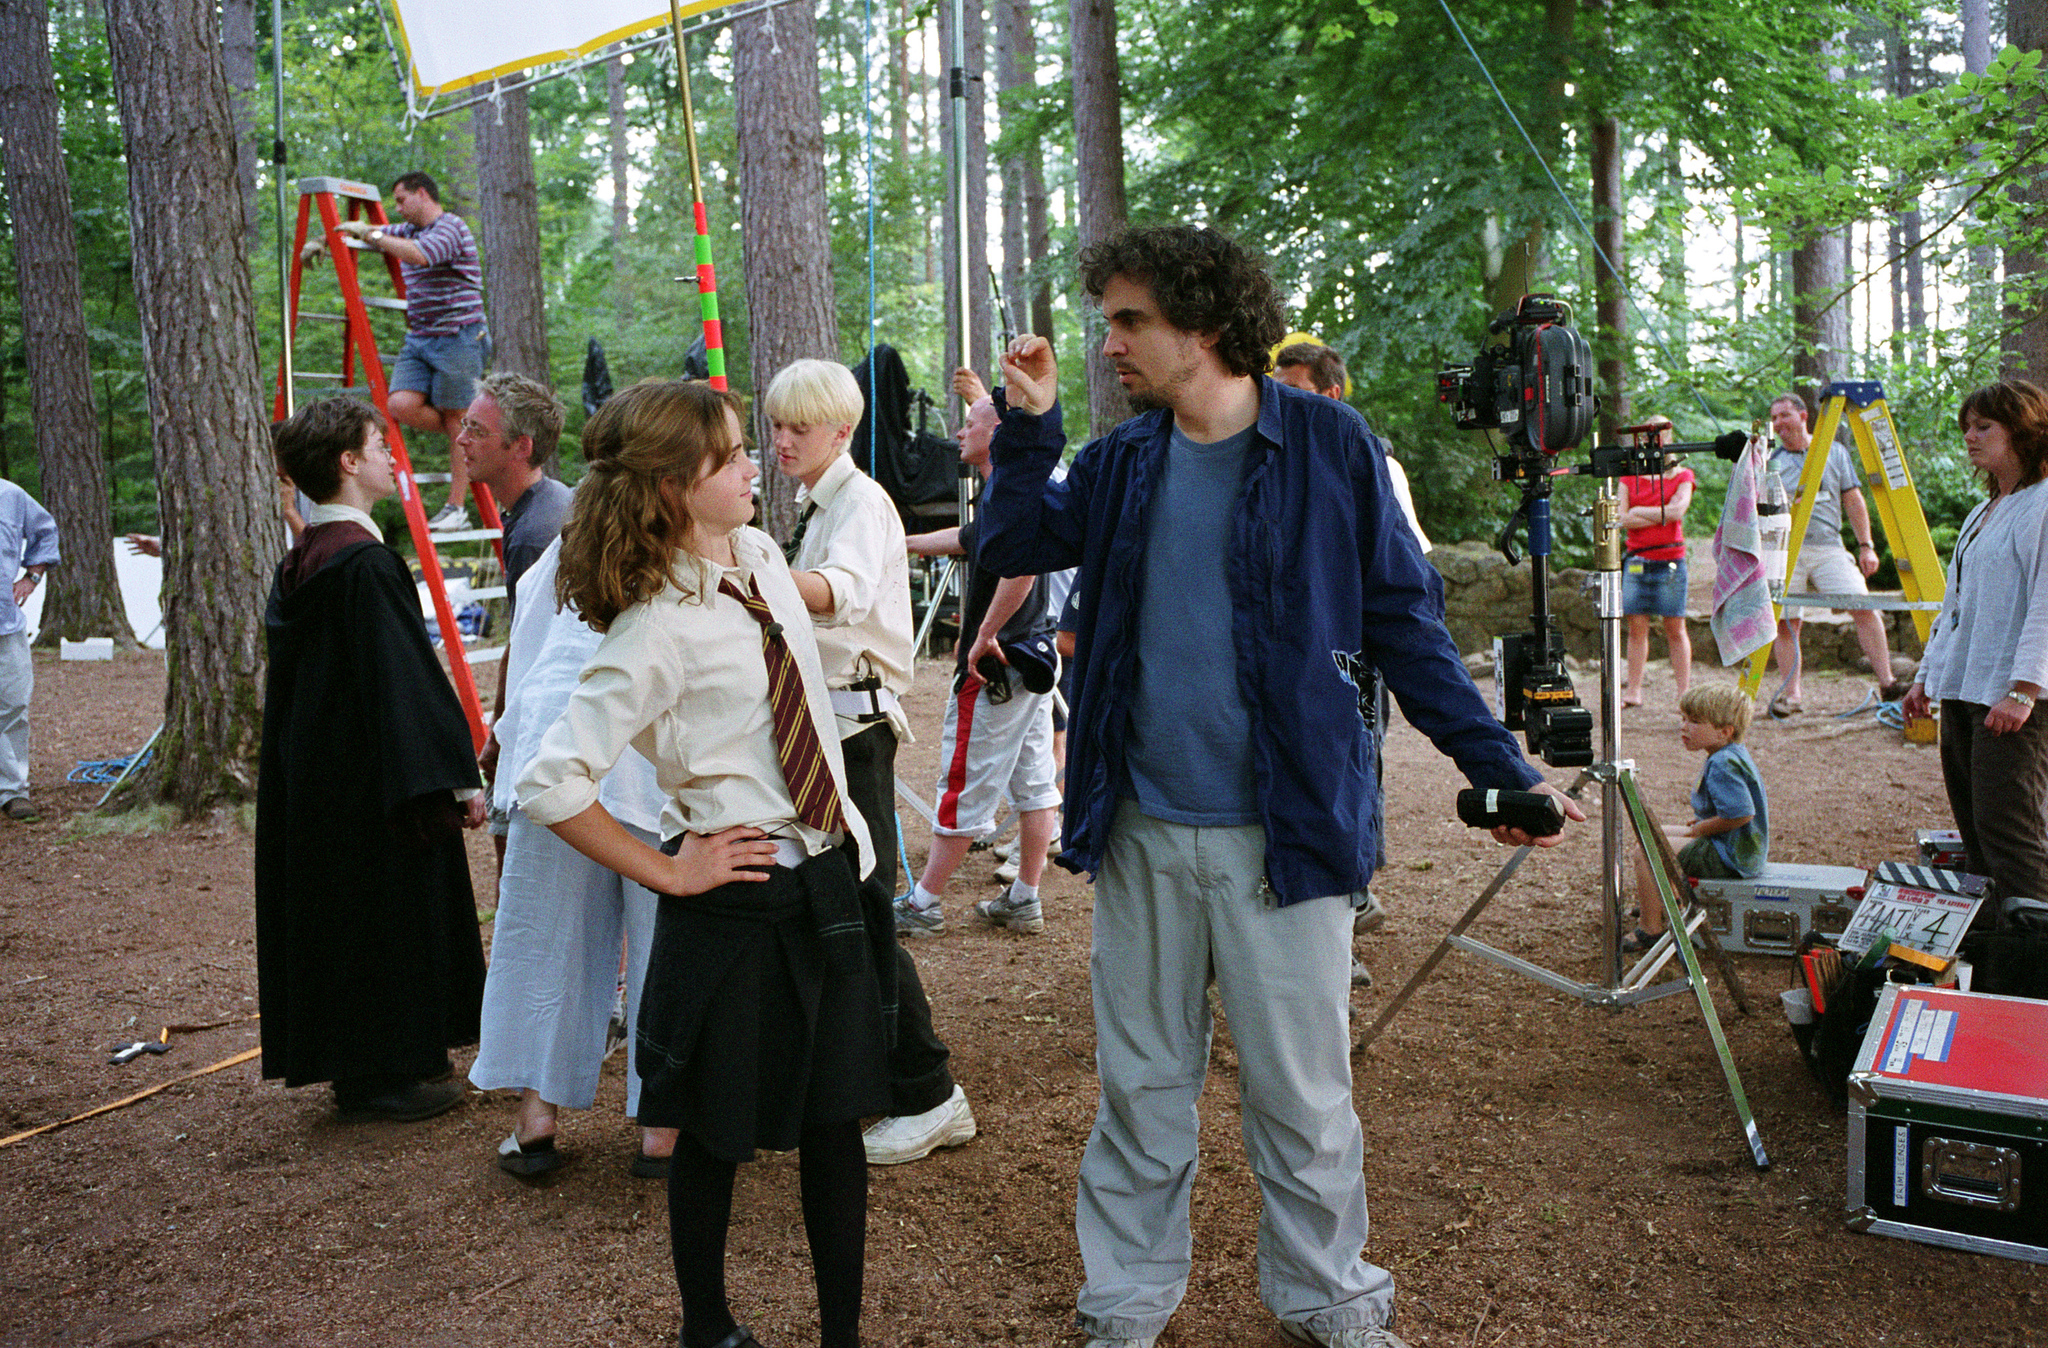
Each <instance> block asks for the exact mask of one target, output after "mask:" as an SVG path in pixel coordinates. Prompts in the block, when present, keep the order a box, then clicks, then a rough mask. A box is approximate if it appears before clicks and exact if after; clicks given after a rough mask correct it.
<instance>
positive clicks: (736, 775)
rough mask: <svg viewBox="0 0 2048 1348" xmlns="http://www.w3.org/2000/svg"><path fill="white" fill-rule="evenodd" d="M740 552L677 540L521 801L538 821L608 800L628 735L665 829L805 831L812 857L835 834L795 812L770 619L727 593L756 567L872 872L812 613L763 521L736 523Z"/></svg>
mask: <svg viewBox="0 0 2048 1348" xmlns="http://www.w3.org/2000/svg"><path fill="white" fill-rule="evenodd" d="M733 552H734V554H735V556H736V559H737V562H738V564H737V565H736V566H733V567H731V568H724V567H719V566H716V565H713V564H712V563H710V562H706V561H704V560H703V559H702V558H699V557H697V556H696V555H695V554H693V553H688V552H682V551H678V552H677V553H676V557H675V565H674V567H673V569H672V570H671V572H670V578H669V584H668V585H667V587H665V588H664V589H663V590H662V591H661V593H659V594H657V595H655V596H654V597H653V598H651V599H648V600H646V601H644V602H642V603H639V604H635V605H634V606H633V607H631V608H629V609H627V610H626V611H625V612H624V613H621V614H620V615H619V616H618V618H617V619H616V620H614V621H613V623H612V625H611V630H610V631H609V632H607V633H606V634H605V638H604V642H603V644H601V645H600V646H599V647H598V648H597V653H596V654H595V655H593V656H591V657H590V662H589V663H588V664H587V665H585V666H584V667H583V675H582V681H581V682H580V683H579V684H578V685H577V688H576V691H575V693H574V694H573V695H571V697H570V699H569V705H568V707H567V708H566V709H565V710H564V711H563V712H562V715H561V717H560V718H559V719H558V720H556V722H555V723H554V725H553V726H552V727H550V728H549V730H548V732H547V734H546V735H545V736H543V737H542V739H541V745H540V751H539V753H538V754H536V755H535V757H534V760H533V763H532V764H531V765H530V766H529V767H528V768H527V770H526V773H525V775H524V776H522V777H521V778H520V780H519V788H518V789H519V805H520V808H521V809H523V810H525V811H526V814H527V817H528V818H530V819H532V820H533V821H535V822H536V823H539V824H544V825H545V824H559V823H561V822H563V821H564V820H567V819H571V818H574V817H575V816H576V815H578V814H581V813H582V812H583V811H584V810H586V809H588V808H589V807H590V806H591V805H592V804H593V803H595V802H596V800H597V788H598V782H599V781H601V780H602V779H603V777H604V775H605V773H606V772H608V771H609V770H610V769H611V766H612V764H614V763H616V762H617V761H618V760H619V757H620V756H621V755H622V754H624V753H625V751H626V749H627V748H628V747H631V748H633V749H637V750H638V751H639V752H640V754H641V756H642V757H644V758H646V759H647V761H648V762H650V763H652V764H654V770H655V776H656V779H657V780H658V781H659V783H660V785H661V790H662V793H663V795H664V796H666V797H667V801H666V803H665V804H664V805H663V807H662V811H661V835H662V836H663V837H664V838H672V837H674V836H676V835H677V834H679V833H686V832H687V833H700V834H702V833H717V832H720V831H721V830H724V829H728V828H732V827H734V826H735V825H739V824H752V825H754V826H755V827H757V828H760V829H762V830H764V831H766V832H767V833H770V834H772V835H774V836H776V837H779V838H785V839H790V840H794V841H795V842H797V843H798V845H799V846H801V848H802V849H803V851H804V852H805V853H806V854H808V855H811V856H816V855H817V854H818V853H820V852H823V851H825V850H826V849H827V848H829V847H832V846H835V845H837V844H838V843H839V841H840V835H838V834H824V833H820V832H818V831H817V830H816V829H813V828H811V827H809V826H808V825H806V824H804V823H802V822H801V821H799V820H798V819H797V818H796V806H795V804H794V803H793V802H792V801H791V800H790V797H789V788H788V787H787V786H786V785H785V784H784V782H783V778H782V763H781V760H780V759H778V758H777V757H776V753H775V730H774V720H773V716H772V714H771V712H770V710H769V706H768V666H767V662H766V660H765V658H764V656H763V653H762V648H761V647H762V628H761V625H760V624H759V623H758V622H756V621H755V620H754V619H753V618H752V617H751V616H750V615H749V614H748V613H747V611H746V609H745V608H743V607H741V605H740V603H739V602H738V601H737V600H735V599H733V598H732V597H731V596H730V595H724V594H720V593H719V592H718V582H719V580H720V579H721V578H723V577H727V576H729V577H731V578H732V580H733V583H734V584H735V585H737V586H738V587H739V588H740V589H741V590H745V589H746V588H747V581H748V578H749V577H751V578H752V579H753V580H754V581H755V582H756V583H757V584H758V585H759V586H760V589H761V597H762V598H763V599H765V600H766V601H767V602H768V609H769V611H770V612H771V613H772V614H774V616H775V620H776V621H777V622H779V623H780V624H782V628H783V633H784V635H785V636H786V637H787V639H788V641H789V649H790V651H791V652H792V653H793V654H794V655H795V656H796V661H797V668H798V670H799V671H800V672H801V673H802V675H803V680H804V694H805V698H806V700H807V701H808V703H809V705H810V713H811V723H812V725H813V726H815V727H816V728H817V731H818V739H819V740H820V742H821V743H822V744H823V746H824V750H825V760H826V763H827V764H828V765H829V766H830V768H831V769H832V780H833V782H834V783H835V784H836V785H837V786H838V788H839V799H840V804H841V806H842V808H843V810H844V812H845V815H846V818H847V821H848V824H849V825H850V827H851V828H852V829H853V831H854V837H855V838H856V839H857V840H858V842H859V844H860V852H861V871H862V873H863V874H865V873H866V872H867V871H868V870H869V869H871V868H872V867H873V865H874V850H873V848H872V847H871V846H870V845H869V841H868V834H867V828H866V826H865V824H863V823H862V821H861V817H860V811H859V810H857V809H855V808H854V806H853V802H852V800H851V799H850V798H849V797H848V796H847V794H846V765H845V761H844V759H843V758H842V757H841V756H840V752H839V731H838V729H837V727H836V726H835V725H834V723H833V717H832V705H831V702H830V700H829V699H828V698H827V697H826V694H825V672H824V669H823V667H822V666H821V665H820V664H819V661H818V647H817V642H816V641H815V639H814V638H813V637H812V634H811V618H810V615H809V614H808V613H807V612H806V611H805V610H804V604H803V599H802V597H801V596H800V595H798V593H797V589H796V582H794V581H793V580H791V579H790V575H789V567H788V565H787V564H786V563H785V562H784V561H783V560H782V551H781V549H779V548H778V547H776V546H775V542H774V540H772V539H770V538H769V537H768V535H766V534H764V533H762V532H761V531H760V530H758V529H753V528H743V529H740V530H738V531H737V532H735V533H734V535H733Z"/></svg>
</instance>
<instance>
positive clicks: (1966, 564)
mask: <svg viewBox="0 0 2048 1348" xmlns="http://www.w3.org/2000/svg"><path fill="white" fill-rule="evenodd" d="M1956 423H1957V425H1958V426H1960V427H1961V428H1962V432H1963V447H1964V449H1965V451H1966V452H1967V453H1968V454H1969V457H1970V466H1971V467H1973V468H1975V469H1976V470H1977V473H1978V475H1979V476H1980V477H1982V478H1983V481H1984V487H1985V491H1986V496H1987V499H1986V500H1985V501H1984V503H1983V504H1982V505H1980V506H1978V507H1977V508H1976V509H1975V510H1973V511H1971V512H1970V514H1969V517H1968V518H1967V519H1965V520H1964V521H1963V528H1962V533H1961V534H1960V535H1959V536H1958V537H1957V539H1956V548H1955V555H1954V558H1953V559H1952V560H1951V562H1950V563H1949V578H1948V593H1947V595H1946V596H1945V597H1944V598H1943V599H1942V603H1941V616H1940V617H1939V618H1937V619H1936V620H1935V624H1934V633H1933V635H1932V636H1930V637H1929V638H1928V641H1927V654H1926V656H1925V658H1923V659H1922V660H1921V662H1920V672H1919V674H1918V676H1917V677H1916V678H1915V680H1914V683H1913V687H1912V689H1911V691H1909V692H1908V693H1907V694H1906V700H1905V712H1906V714H1907V715H1908V716H1925V715H1928V714H1929V712H1930V710H1931V708H1932V706H1933V705H1934V704H1936V703H1939V704H1940V707H1941V774H1942V780H1943V782H1944V783H1945V785H1946V786H1947V788H1948V800H1949V808H1950V810H1951V811H1952V812H1953V813H1954V814H1955V820H1956V827H1957V828H1958V829H1960V830H1961V831H1962V835H1963V850H1964V852H1965V853H1966V854H1967V855H1968V858H1969V867H1970V870H1971V871H1973V872H1975V873H1976V874H1979V875H1986V876H1989V877H1990V878H1991V881H1992V892H1993V894H1994V895H1995V896H1996V897H1997V899H1998V901H1999V903H2000V905H2001V909H2002V911H2003V912H2004V913H2007V914H2010V913H2011V912H2012V911H2013V909H2014V902H2013V901H2014V900H2015V899H2022V898H2031V899H2048V716H2039V715H2036V714H2035V712H2034V699H2035V698H2037V697H2039V696H2040V695H2041V693H2042V690H2043V689H2044V688H2048V486H2044V485H2043V479H2044V478H2048V393H2043V392H2042V391H2041V390H2040V389H2039V388H2037V387H2036V386H2034V385H2033V384H2031V383H2028V382H2027V381H2026V380H2024V379H2013V380H2007V381H2005V382H2003V383H1998V384H1992V385H1989V386H1987V387H1985V388H1980V389H1978V390H1977V391H1976V392H1974V393H1972V394H1970V395H1969V396H1968V397H1967V398H1965V399H1963V406H1962V410H1961V411H1960V412H1959V413H1957V415H1956Z"/></svg>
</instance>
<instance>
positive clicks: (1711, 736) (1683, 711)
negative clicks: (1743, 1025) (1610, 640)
mask: <svg viewBox="0 0 2048 1348" xmlns="http://www.w3.org/2000/svg"><path fill="white" fill-rule="evenodd" d="M1751 708H1752V704H1751V703H1750V700H1749V698H1748V697H1747V696H1746V695H1745V694H1744V693H1743V692H1742V690H1741V689H1739V688H1736V687H1734V686H1732V685H1730V684H1702V685H1698V686H1696V687H1693V688H1688V689H1687V690H1686V692H1685V696H1684V697H1681V698H1680V699H1679V700H1678V712H1679V715H1680V716H1681V717H1683V718H1684V719H1683V721H1682V723H1681V724H1680V727H1679V731H1678V739H1679V743H1681V744H1683V745H1684V746H1685V747H1686V748H1688V749H1692V750H1695V751H1698V752H1701V753H1704V754H1706V756H1707V762H1706V766H1705V767H1704V768H1703V769H1702V770H1701V772H1700V781H1699V785H1698V786H1695V787H1694V788H1693V791H1692V813H1693V819H1692V822H1691V823H1689V824H1687V825H1685V826H1684V827H1682V828H1680V827H1677V826H1675V825H1671V824H1667V825H1665V826H1664V832H1665V834H1666V835H1667V836H1668V837H1669V838H1670V839H1671V841H1672V844H1673V845H1674V846H1676V847H1677V848H1678V867H1679V869H1680V870H1681V871H1683V872H1684V873H1685V874H1687V875H1691V876H1698V877H1700V878H1701V879H1707V880H1737V879H1742V880H1748V879H1754V878H1756V877H1757V876H1759V875H1761V874H1763V869H1764V860H1765V858H1766V857H1767V856H1768V855H1769V853H1770V846H1771V822H1770V809H1769V805H1768V803H1767V801H1766V800H1765V797H1764V781H1763V777H1762V776H1761V775H1760V774H1759V773H1758V772H1757V770H1756V760H1755V759H1753V758H1751V757H1750V756H1749V750H1748V749H1746V748H1744V747H1743V744H1742V737H1743V735H1744V734H1746V733H1747V732H1748V730H1749V718H1750V712H1751ZM1636 903H1637V906H1638V907H1639V908H1640V910H1641V913H1642V916H1641V918H1640V919H1639V921H1640V923H1641V925H1639V926H1638V927H1637V928H1636V929H1635V930H1634V931H1633V932H1630V933H1629V934H1628V935H1627V936H1625V937H1623V938H1622V942H1621V948H1622V951H1623V953H1624V954H1631V955H1632V954H1635V953H1637V952H1639V951H1642V950H1646V949H1648V948H1649V947H1650V945H1651V944H1652V943H1653V942H1655V941H1656V939H1657V938H1658V937H1659V936H1661V935H1663V933H1664V904H1663V901H1662V900H1661V899H1659V898H1658V897H1657V887H1656V881H1655V880H1654V879H1653V877H1652V876H1651V874H1650V864H1649V862H1648V860H1647V859H1645V858H1644V857H1643V856H1642V854H1641V853H1638V854H1637V855H1636Z"/></svg>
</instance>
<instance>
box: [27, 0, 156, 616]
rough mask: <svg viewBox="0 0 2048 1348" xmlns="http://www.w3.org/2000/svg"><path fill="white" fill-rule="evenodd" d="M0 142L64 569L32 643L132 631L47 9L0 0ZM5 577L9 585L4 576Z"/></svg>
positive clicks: (33, 394) (42, 3)
mask: <svg viewBox="0 0 2048 1348" xmlns="http://www.w3.org/2000/svg"><path fill="white" fill-rule="evenodd" d="M0 142H4V148H5V161H4V162H5V168H6V174H7V198H8V207H9V211H10V213H11V216H12V220H13V242H14V279H15V285H16V288H17V293H18V294H19V296H20V299H21V334H22V348H23V351H24V352H25V353H26V355H27V360H28V383H29V408H30V414H31V415H32V416H33V418H34V421H35V446H36V459H37V461H38V462H39V463H40V464H41V465H42V470H43V473H42V489H41V491H42V495H41V499H42V503H43V505H44V507H45V508H46V509H48V510H49V512H50V514H51V515H52V516H54V517H55V518H56V521H57V532H58V538H59V546H61V547H62V549H63V551H64V562H63V565H61V566H56V567H52V568H51V570H50V579H49V582H48V585H49V588H48V590H47V591H46V592H45V594H44V596H43V616H42V630H41V632H40V633H39V634H38V636H37V641H38V643H39V644H42V645H52V646H53V645H55V644H56V643H57V642H58V640H59V639H67V640H71V641H79V640H83V639H84V638H86V637H103V636H111V637H113V638H114V639H115V641H117V642H119V643H120V644H121V645H123V646H133V645H134V644H135V633H133V632H132V631H130V630H129V628H128V619H127V616H126V614H125V613H124V612H123V610H122V606H121V587H120V583H119V582H118V580H116V578H115V575H114V550H113V541H112V540H113V532H114V526H113V516H112V512H111V509H110V507H109V504H108V499H107V462H106V458H105V456H104V455H103V454H102V453H101V448H100V432H99V422H98V419H97V418H96V417H95V416H94V414H93V403H92V364H91V352H90V350H89V348H88V346H87V343H86V332H85V299H84V292H83V290H82V288H81V286H80V282H79V272H78V241H77V238H76V236H75V235H74V234H73V232H72V223H71V183H70V180H69V179H68V178H66V177H65V173H64V141H63V136H62V134H61V132H60V131H59V129H58V101H57V84H56V79H55V75H54V73H53V72H52V70H51V67H50V11H49V5H48V3H47V0H0ZM7 579H10V580H11V579H12V577H8V578H7Z"/></svg>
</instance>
